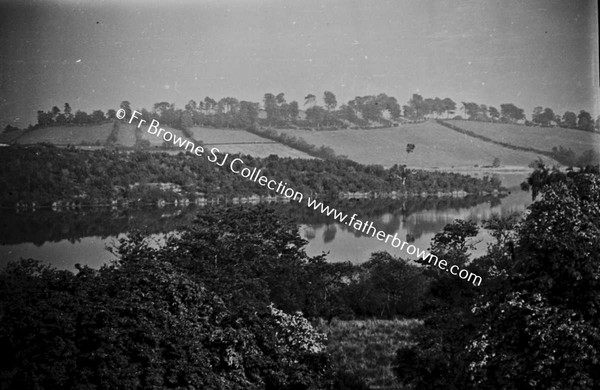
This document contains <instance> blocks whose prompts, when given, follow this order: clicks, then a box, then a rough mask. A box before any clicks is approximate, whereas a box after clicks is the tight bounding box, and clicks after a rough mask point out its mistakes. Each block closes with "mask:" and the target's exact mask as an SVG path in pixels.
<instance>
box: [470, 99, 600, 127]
mask: <svg viewBox="0 0 600 390" xmlns="http://www.w3.org/2000/svg"><path fill="white" fill-rule="evenodd" d="M460 110H461V111H462V112H463V113H464V118H465V119H468V120H474V121H482V122H502V123H515V122H519V121H525V122H524V124H525V125H526V126H542V127H551V126H552V127H554V126H560V127H563V128H568V129H579V130H585V131H594V128H596V129H598V126H600V117H598V120H596V121H594V119H593V118H592V115H591V114H590V113H589V112H587V111H585V110H581V111H579V114H575V113H574V112H571V111H566V112H565V113H564V114H563V115H562V116H561V115H559V114H555V113H554V110H552V109H551V108H549V107H546V108H544V107H542V106H537V107H535V108H534V109H533V112H532V114H531V121H529V120H526V116H525V111H524V110H523V109H522V108H519V107H517V106H515V105H514V104H512V103H506V104H501V105H500V110H498V109H497V108H496V107H493V106H489V107H488V106H486V105H485V104H477V103H475V102H462V106H461V108H460Z"/></svg>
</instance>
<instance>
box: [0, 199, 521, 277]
mask: <svg viewBox="0 0 600 390" xmlns="http://www.w3.org/2000/svg"><path fill="white" fill-rule="evenodd" d="M529 203H530V198H529V194H528V193H524V192H520V191H519V192H513V193H512V194H510V195H508V196H507V197H505V198H502V199H501V198H497V197H492V196H489V197H467V198H464V199H457V198H427V199H421V198H417V199H407V200H391V199H376V200H361V201H357V200H343V201H337V202H334V203H330V205H331V206H332V207H335V208H336V209H337V210H340V211H343V212H344V213H347V214H350V215H352V214H354V213H356V214H358V217H357V218H359V219H361V220H362V221H363V222H367V221H370V222H373V226H374V227H376V228H377V230H383V231H384V232H385V233H386V234H392V235H393V234H395V233H397V234H398V236H399V237H401V238H402V239H403V240H406V241H409V242H412V243H414V245H416V246H417V247H419V248H422V249H426V248H427V247H428V246H429V243H430V240H431V238H432V237H433V235H434V234H435V233H437V232H439V231H441V230H442V228H443V227H444V226H445V225H446V224H447V223H450V222H452V221H453V220H455V219H458V218H461V219H473V220H475V221H477V222H480V221H481V220H483V219H486V218H489V216H490V215H491V214H492V213H500V214H507V213H509V212H513V211H523V210H524V209H525V207H526V206H527V205H528V204H529ZM274 207H276V208H279V209H281V210H282V211H283V213H284V215H290V216H291V217H292V218H293V219H294V220H295V221H297V222H298V224H299V225H300V232H301V234H302V236H303V237H304V238H305V239H306V240H308V241H309V244H308V245H307V252H308V253H309V254H310V255H317V254H320V253H322V252H329V256H328V259H329V260H330V261H345V260H350V261H353V262H362V261H365V260H366V259H368V258H369V255H370V254H371V253H372V252H374V251H378V250H387V251H389V252H390V253H393V254H396V255H400V256H406V254H402V253H401V252H400V251H399V250H397V249H396V248H393V247H392V246H391V245H389V244H386V243H383V242H381V241H378V240H377V239H375V238H373V237H372V236H371V235H367V234H365V233H362V232H360V231H358V230H355V229H353V228H352V227H351V226H348V225H346V224H339V223H335V222H334V221H333V218H332V217H331V216H326V215H323V214H321V213H319V212H317V211H314V210H310V209H308V208H307V207H305V206H301V205H298V204H279V205H274ZM198 211H200V208H198V207H188V208H185V209H175V208H171V209H169V208H165V209H155V208H152V209H131V210H127V209H125V210H87V211H78V212H76V211H64V212H52V211H49V210H44V211H38V212H35V213H29V214H17V213H15V212H6V211H4V212H2V214H1V215H0V221H1V222H0V244H1V245H0V266H3V265H4V264H6V263H7V262H8V261H13V260H17V259H18V258H20V257H32V258H37V259H40V260H45V261H48V262H50V263H52V264H54V265H56V266H57V267H59V268H64V269H73V268H74V265H75V264H76V263H81V264H88V265H90V266H92V267H99V266H100V265H102V264H103V263H105V262H107V261H110V260H112V259H114V256H113V255H112V254H111V253H110V252H108V251H107V250H106V246H107V245H113V244H114V243H116V242H117V240H118V239H119V238H122V237H125V236H126V235H127V233H129V232H131V231H133V230H141V231H143V232H145V233H147V234H150V235H152V236H153V237H154V238H156V239H157V240H160V239H161V237H162V236H163V233H165V232H171V231H175V230H177V229H178V228H179V227H181V226H183V225H187V224H189V223H191V222H192V221H193V219H194V217H195V215H196V214H197V212H198Z"/></svg>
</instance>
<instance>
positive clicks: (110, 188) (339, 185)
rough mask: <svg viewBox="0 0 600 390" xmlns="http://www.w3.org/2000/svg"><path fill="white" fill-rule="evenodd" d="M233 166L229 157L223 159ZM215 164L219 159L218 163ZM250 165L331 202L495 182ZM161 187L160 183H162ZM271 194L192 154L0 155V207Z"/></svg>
mask: <svg viewBox="0 0 600 390" xmlns="http://www.w3.org/2000/svg"><path fill="white" fill-rule="evenodd" d="M231 160H233V158H232V157H230V158H229V160H228V161H231ZM219 161H220V160H219ZM243 161H244V163H245V164H246V166H248V167H258V168H260V169H262V174H263V175H265V176H267V177H270V178H273V179H274V180H277V181H279V180H281V181H284V182H286V183H288V184H287V187H292V188H294V189H295V190H296V191H300V192H301V193H303V194H304V195H307V196H314V195H318V196H321V197H337V196H338V194H339V192H341V191H349V192H357V191H361V192H384V193H385V192H391V191H398V192H400V193H405V192H406V193H408V194H420V193H421V192H427V193H436V192H438V191H441V192H451V191H465V192H467V193H472V194H474V193H481V192H492V191H494V190H499V189H500V181H499V180H497V179H494V178H492V179H490V178H487V177H486V178H484V179H483V180H481V179H476V178H473V177H470V176H465V175H460V174H456V173H448V172H427V171H418V170H410V169H405V168H404V166H397V165H396V166H394V167H392V168H390V169H384V168H383V167H381V166H380V165H362V164H359V163H356V162H353V161H350V160H335V161H323V160H316V159H306V160H304V159H291V158H280V157H277V156H275V155H271V156H269V157H268V158H264V159H260V158H254V157H251V156H243ZM164 184H166V185H164ZM253 194H257V195H264V196H267V195H271V196H274V195H277V194H276V193H274V192H273V191H270V190H268V189H267V187H265V186H260V185H258V184H256V183H254V182H253V181H250V180H248V179H245V178H243V177H241V176H240V175H235V174H233V173H232V172H231V171H230V170H229V167H228V166H227V165H225V166H223V167H218V166H216V165H215V164H213V163H210V162H209V161H207V159H205V158H202V157H198V156H196V155H192V154H190V153H187V154H183V153H180V154H179V155H175V156H174V155H169V154H166V153H150V152H147V151H135V152H124V151H117V150H96V151H82V150H75V149H72V148H67V149H64V148H57V147H53V146H48V145H40V146H30V147H23V146H10V147H5V148H3V149H2V153H1V154H0V205H1V206H3V207H12V206H14V205H16V204H17V203H19V202H21V203H24V204H30V203H32V202H35V203H37V205H38V206H49V205H51V204H52V203H54V202H59V201H60V202H63V203H64V202H70V203H75V204H77V205H84V206H93V205H100V204H111V203H112V202H118V203H125V202H127V203H130V204H136V203H139V204H147V203H156V202H157V201H158V200H159V199H163V200H166V201H173V200H176V199H179V200H181V199H189V200H191V201H193V200H194V199H196V198H198V197H207V196H208V197H210V196H219V195H220V196H225V197H233V196H248V195H253Z"/></svg>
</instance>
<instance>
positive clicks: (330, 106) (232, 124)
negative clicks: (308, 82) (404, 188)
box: [7, 91, 600, 131]
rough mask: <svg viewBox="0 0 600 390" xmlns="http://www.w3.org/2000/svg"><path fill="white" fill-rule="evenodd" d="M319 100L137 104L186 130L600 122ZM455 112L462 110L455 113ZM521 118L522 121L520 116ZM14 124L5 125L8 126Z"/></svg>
mask: <svg viewBox="0 0 600 390" xmlns="http://www.w3.org/2000/svg"><path fill="white" fill-rule="evenodd" d="M321 100H322V105H319V104H317V101H318V99H317V96H316V95H314V94H312V93H310V94H308V95H306V97H305V98H304V102H303V103H302V105H301V104H300V103H298V102H297V101H291V102H288V101H287V100H286V97H285V94H284V93H283V92H280V93H278V94H273V93H270V92H268V93H265V94H264V96H263V100H262V105H261V104H260V103H257V102H250V101H244V100H242V101H240V100H238V99H236V98H234V97H224V98H221V99H219V100H215V99H213V98H211V97H208V96H207V97H205V98H204V99H203V100H199V101H196V100H193V99H192V100H190V101H188V103H187V104H186V105H185V107H184V108H183V109H181V108H176V107H175V104H174V103H170V102H166V101H163V102H157V103H155V104H154V105H153V107H152V109H151V110H150V111H149V110H147V109H145V108H142V109H138V111H140V112H141V117H142V119H145V120H146V121H148V122H150V121H151V120H152V119H157V120H159V121H160V122H161V124H164V125H167V126H171V127H173V128H177V129H181V130H186V129H189V128H191V127H193V126H207V127H216V128H239V129H251V128H254V129H256V128H258V127H278V128H311V129H340V128H353V127H361V128H364V127H391V126H394V125H397V124H398V123H401V122H406V121H413V122H419V121H423V120H427V119H431V118H446V119H447V118H459V119H462V118H464V119H468V120H475V121H485V122H501V123H524V124H525V125H528V126H544V127H547V126H560V127H564V128H571V129H580V130H586V131H594V129H598V127H599V126H600V117H599V118H598V120H596V121H594V119H593V118H592V116H591V114H590V113H588V112H587V111H585V110H581V111H580V112H579V114H575V113H574V112H571V111H566V112H565V113H564V114H563V115H562V116H561V115H558V114H555V112H554V110H552V109H551V108H549V107H546V108H544V107H541V106H537V107H535V108H534V109H533V112H532V115H531V120H530V121H529V120H527V119H526V115H525V110H524V109H523V108H520V107H517V106H515V105H514V104H512V103H504V104H501V105H500V106H499V109H498V108H496V107H494V106H487V105H485V104H478V103H475V102H461V104H460V106H459V105H457V103H456V102H454V101H453V100H452V99H451V98H449V97H446V98H439V97H435V98H424V97H423V96H422V95H419V94H413V95H412V97H411V98H410V99H409V100H408V102H407V103H406V104H404V105H402V106H400V104H399V103H398V101H397V99H396V98H395V97H393V96H388V95H386V94H385V93H380V94H378V95H366V96H356V97H355V98H354V99H352V100H349V101H348V102H347V103H345V104H341V105H338V100H337V97H336V96H335V94H334V93H333V92H331V91H325V92H324V93H323V95H322V98H321ZM120 108H123V109H125V110H126V112H127V117H129V115H130V113H131V111H132V108H131V103H130V102H128V101H123V102H122V103H121V105H120ZM458 112H461V113H462V115H458ZM115 115H116V111H115V110H114V109H110V110H108V112H107V113H106V114H105V113H104V112H103V111H102V110H95V111H93V112H92V113H91V114H88V113H86V112H85V111H81V110H77V111H76V112H75V113H73V112H72V109H71V106H70V105H69V103H65V105H64V109H63V111H62V112H61V110H60V109H59V108H58V107H57V106H54V107H53V108H52V110H50V111H47V112H44V111H38V123H37V125H38V126H40V127H46V126H51V125H62V124H77V125H83V124H98V123H103V122H105V121H106V120H110V119H113V118H115ZM523 121H524V122H523ZM15 129H16V128H13V127H10V128H7V130H8V131H10V130H15Z"/></svg>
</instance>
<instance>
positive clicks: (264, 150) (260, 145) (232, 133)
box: [190, 127, 314, 158]
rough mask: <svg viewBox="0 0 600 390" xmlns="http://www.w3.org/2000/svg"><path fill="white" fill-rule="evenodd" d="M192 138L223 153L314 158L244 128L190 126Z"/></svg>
mask: <svg viewBox="0 0 600 390" xmlns="http://www.w3.org/2000/svg"><path fill="white" fill-rule="evenodd" d="M190 130H191V131H192V133H193V134H194V139H196V140H199V141H202V142H203V143H204V144H205V145H206V146H207V148H211V147H215V148H218V149H219V150H220V151H221V152H225V153H241V154H249V155H251V156H254V157H268V156H269V155H271V154H276V155H278V156H279V157H292V158H314V157H312V156H310V155H308V154H306V153H304V152H301V151H299V150H296V149H293V148H290V147H289V146H287V145H283V144H281V143H279V142H276V141H272V140H269V139H266V138H262V137H259V136H258V135H255V134H252V133H249V132H247V131H245V130H232V129H213V128H206V127H192V128H191V129H190Z"/></svg>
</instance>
